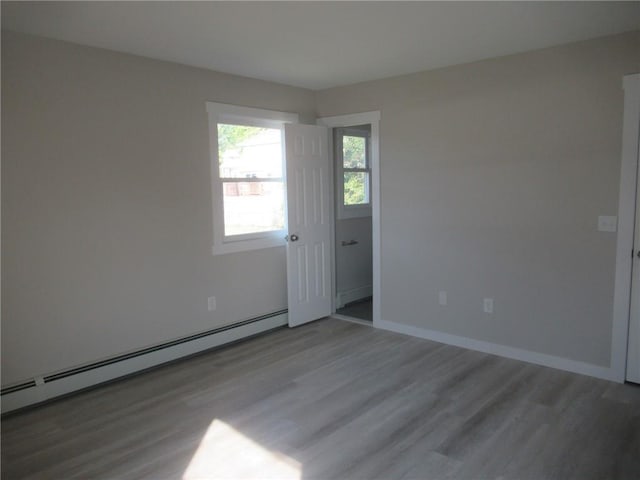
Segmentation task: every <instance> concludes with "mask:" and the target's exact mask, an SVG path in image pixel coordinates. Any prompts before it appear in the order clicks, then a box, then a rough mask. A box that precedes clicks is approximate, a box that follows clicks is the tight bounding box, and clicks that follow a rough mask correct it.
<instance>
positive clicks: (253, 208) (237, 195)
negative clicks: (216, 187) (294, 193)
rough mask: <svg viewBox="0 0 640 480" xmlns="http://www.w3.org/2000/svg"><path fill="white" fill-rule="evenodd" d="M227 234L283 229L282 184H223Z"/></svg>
mask: <svg viewBox="0 0 640 480" xmlns="http://www.w3.org/2000/svg"><path fill="white" fill-rule="evenodd" d="M222 189H223V198H224V230H225V232H224V233H225V235H226V236H229V235H242V234H244V233H257V232H270V231H273V230H282V229H283V228H284V188H283V183H282V182H223V184H222Z"/></svg>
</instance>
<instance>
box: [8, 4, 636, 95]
mask: <svg viewBox="0 0 640 480" xmlns="http://www.w3.org/2000/svg"><path fill="white" fill-rule="evenodd" d="M2 28H7V29H9V30H15V31H20V32H27V33H32V34H36V35H42V36H46V37H52V38H58V39H62V40H68V41H71V42H76V43H81V44H86V45H92V46H96V47H102V48H108V49H112V50H118V51H123V52H129V53H134V54H137V55H143V56H146V57H152V58H157V59H161V60H169V61H173V62H178V63H182V64H186V65H193V66H198V67H204V68H209V69H212V70H218V71H222V72H228V73H233V74H237V75H244V76H248V77H254V78H260V79H264V80H271V81H275V82H279V83H284V84H288V85H295V86H299V87H306V88H311V89H322V88H327V87H332V86H337V85H345V84H350V83H356V82H361V81H366V80H373V79H378V78H384V77H390V76H395V75H400V74H405V73H411V72H417V71H422V70H429V69H434V68H439V67H444V66H448V65H455V64H459V63H466V62H471V61H476V60H481V59H484V58H490V57H496V56H500V55H507V54H511V53H518V52H523V51H527V50H533V49H537V48H543V47H548V46H552V45H558V44H562V43H567V42H573V41H578V40H584V39H588V38H594V37H598V36H604V35H610V34H615V33H619V32H624V31H629V30H637V29H640V2H637V1H636V2H396V1H390V2H306V1H298V2H4V1H3V2H2ZM638 56H639V58H640V52H638Z"/></svg>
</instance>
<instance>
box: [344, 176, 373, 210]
mask: <svg viewBox="0 0 640 480" xmlns="http://www.w3.org/2000/svg"><path fill="white" fill-rule="evenodd" d="M367 203H369V174H368V173H366V172H344V204H345V205H362V204H367Z"/></svg>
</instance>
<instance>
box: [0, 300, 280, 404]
mask: <svg viewBox="0 0 640 480" xmlns="http://www.w3.org/2000/svg"><path fill="white" fill-rule="evenodd" d="M287 323H288V316H287V310H281V311H278V312H274V313H270V314H267V315H262V316H260V317H256V318H252V319H249V320H245V321H242V322H238V323H234V324H232V325H228V326H224V327H220V328H216V329H213V330H208V331H206V332H201V333H197V334H194V335H189V336H187V337H183V338H180V339H176V340H172V341H169V342H165V343H162V344H159V345H155V346H153V347H148V348H144V349H142V350H138V351H135V352H131V353H127V354H123V355H117V356H115V357H112V358H109V359H106V360H101V361H99V362H94V363H90V364H87V365H82V366H79V367H75V368H70V369H67V370H63V371H60V372H55V373H52V374H49V375H44V376H41V377H35V378H33V379H32V380H29V381H26V382H21V383H19V384H15V385H10V386H7V387H6V388H2V390H1V391H0V396H1V400H2V413H3V414H4V413H7V412H10V411H13V410H17V409H19V408H23V407H27V406H31V405H35V404H37V403H41V402H45V401H47V400H51V399H54V398H56V397H60V396H62V395H66V394H69V393H72V392H76V391H79V390H83V389H86V388H89V387H93V386H96V385H99V384H101V383H104V382H108V381H110V380H114V379H116V378H119V377H124V376H127V375H130V374H133V373H137V372H140V371H143V370H147V369H149V368H153V367H157V366H159V365H162V364H164V363H168V362H171V361H173V360H177V359H180V358H183V357H188V356H190V355H193V354H196V353H201V352H204V351H206V350H210V349H212V348H215V347H219V346H222V345H225V344H228V343H231V342H234V341H237V340H242V339H246V338H248V337H251V336H253V335H257V334H259V333H264V332H267V331H269V330H273V329H275V328H279V327H283V326H285V325H287Z"/></svg>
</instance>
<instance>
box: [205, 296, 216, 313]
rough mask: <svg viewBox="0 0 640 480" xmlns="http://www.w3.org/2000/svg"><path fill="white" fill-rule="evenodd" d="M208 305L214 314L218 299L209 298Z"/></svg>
mask: <svg viewBox="0 0 640 480" xmlns="http://www.w3.org/2000/svg"><path fill="white" fill-rule="evenodd" d="M207 304H208V306H209V311H210V312H213V311H214V310H215V309H216V297H209V298H208V301H207Z"/></svg>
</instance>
